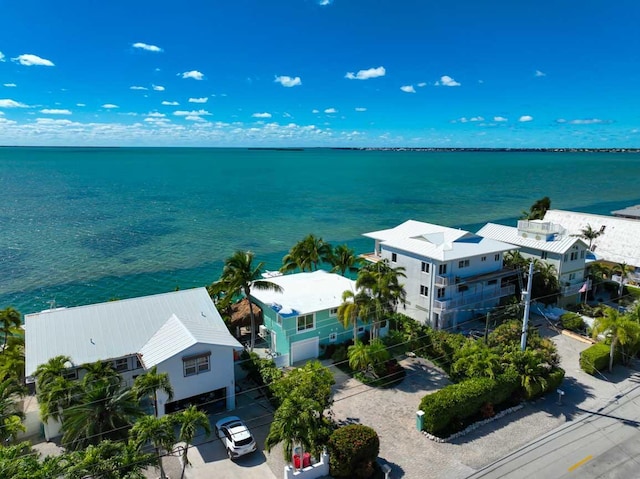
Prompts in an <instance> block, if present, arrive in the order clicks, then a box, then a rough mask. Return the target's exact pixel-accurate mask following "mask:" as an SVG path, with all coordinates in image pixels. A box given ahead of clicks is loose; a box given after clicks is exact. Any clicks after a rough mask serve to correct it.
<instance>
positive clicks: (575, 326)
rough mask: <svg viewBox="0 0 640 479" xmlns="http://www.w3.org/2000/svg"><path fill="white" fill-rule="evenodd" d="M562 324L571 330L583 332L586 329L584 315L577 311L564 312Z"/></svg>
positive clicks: (561, 318)
mask: <svg viewBox="0 0 640 479" xmlns="http://www.w3.org/2000/svg"><path fill="white" fill-rule="evenodd" d="M560 326H562V327H563V328H564V329H568V330H569V331H575V332H578V333H581V332H583V331H584V329H585V324H584V320H583V319H582V316H580V315H579V314H576V313H564V314H563V315H562V316H560Z"/></svg>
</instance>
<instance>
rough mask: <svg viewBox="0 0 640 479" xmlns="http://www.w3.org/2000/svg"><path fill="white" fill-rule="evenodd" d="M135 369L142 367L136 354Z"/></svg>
mask: <svg viewBox="0 0 640 479" xmlns="http://www.w3.org/2000/svg"><path fill="white" fill-rule="evenodd" d="M136 369H142V363H141V362H140V358H139V357H138V356H136Z"/></svg>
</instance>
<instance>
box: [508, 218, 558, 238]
mask: <svg viewBox="0 0 640 479" xmlns="http://www.w3.org/2000/svg"><path fill="white" fill-rule="evenodd" d="M518 231H524V232H526V233H533V234H543V235H550V234H558V235H564V234H565V233H566V232H567V230H566V229H564V228H563V227H562V226H560V225H558V224H555V223H538V222H537V221H536V222H534V221H528V220H520V221H518Z"/></svg>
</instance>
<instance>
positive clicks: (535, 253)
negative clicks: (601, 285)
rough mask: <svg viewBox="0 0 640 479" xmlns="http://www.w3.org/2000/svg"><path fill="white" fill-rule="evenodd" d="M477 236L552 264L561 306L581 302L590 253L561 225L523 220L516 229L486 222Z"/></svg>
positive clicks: (582, 243) (586, 246)
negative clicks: (586, 262) (495, 241)
mask: <svg viewBox="0 0 640 479" xmlns="http://www.w3.org/2000/svg"><path fill="white" fill-rule="evenodd" d="M478 234H479V235H480V236H484V237H486V238H492V239H494V240H498V241H503V242H505V243H509V244H512V245H514V246H517V247H518V248H519V251H520V254H521V255H522V256H523V257H524V258H527V259H529V258H533V259H538V260H540V261H542V262H544V263H547V264H552V265H553V266H554V267H555V269H556V271H557V279H558V284H559V285H560V288H561V289H560V298H559V300H558V303H559V304H560V305H561V306H566V305H569V304H576V303H578V302H580V294H581V289H582V287H583V286H584V284H585V276H584V273H585V259H586V258H585V257H586V253H587V250H588V245H587V244H586V243H585V242H584V241H583V240H582V239H580V238H578V237H577V236H571V235H569V234H568V233H567V231H566V230H565V229H564V228H563V227H562V226H560V225H557V224H554V223H549V222H546V221H541V220H532V221H528V220H520V221H518V227H517V228H516V227H513V226H504V225H499V224H495V223H487V224H486V225H484V226H483V227H482V228H481V229H480V230H479V231H478ZM587 286H588V285H587Z"/></svg>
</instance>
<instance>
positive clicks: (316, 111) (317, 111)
mask: <svg viewBox="0 0 640 479" xmlns="http://www.w3.org/2000/svg"><path fill="white" fill-rule="evenodd" d="M311 113H320V110H316V109H315V108H314V109H313V110H311Z"/></svg>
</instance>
